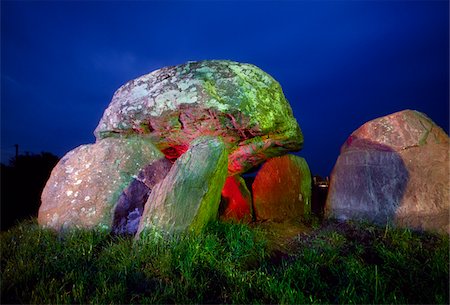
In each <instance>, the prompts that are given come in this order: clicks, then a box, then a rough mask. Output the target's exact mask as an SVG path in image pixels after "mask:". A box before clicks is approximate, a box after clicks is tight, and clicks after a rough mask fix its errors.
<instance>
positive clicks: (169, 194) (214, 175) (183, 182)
mask: <svg viewBox="0 0 450 305" xmlns="http://www.w3.org/2000/svg"><path fill="white" fill-rule="evenodd" d="M227 160H228V155H227V151H226V149H225V144H224V143H223V141H222V140H221V139H220V138H218V137H211V136H204V137H200V138H198V139H196V140H194V141H193V142H192V144H191V147H190V148H189V149H188V150H187V151H186V152H185V153H184V154H183V155H182V156H180V157H179V158H178V159H177V160H176V162H175V163H174V164H173V166H172V168H171V169H170V171H169V173H168V174H167V176H166V177H165V178H164V179H163V180H162V181H161V182H159V183H158V184H156V186H155V187H154V188H153V191H152V192H151V194H150V196H149V198H148V200H147V203H146V205H145V208H144V213H143V216H142V219H141V222H140V224H139V229H138V233H137V236H136V237H137V238H139V236H140V235H141V234H145V231H147V230H153V229H156V230H158V231H162V232H165V233H175V232H183V231H186V230H192V231H194V232H200V231H201V229H202V228H203V227H204V226H205V225H206V224H207V223H208V222H209V221H211V220H212V219H215V218H217V213H218V209H219V203H220V193H221V191H222V189H223V186H224V183H225V179H226V176H227Z"/></svg>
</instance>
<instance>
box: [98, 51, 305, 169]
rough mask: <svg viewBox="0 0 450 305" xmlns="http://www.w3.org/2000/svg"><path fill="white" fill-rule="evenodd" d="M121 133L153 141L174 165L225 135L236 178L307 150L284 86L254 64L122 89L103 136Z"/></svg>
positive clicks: (220, 65)
mask: <svg viewBox="0 0 450 305" xmlns="http://www.w3.org/2000/svg"><path fill="white" fill-rule="evenodd" d="M120 134H139V135H142V136H145V137H147V138H149V139H151V140H152V141H153V142H154V143H155V145H156V146H157V147H158V148H159V149H160V150H161V151H162V152H164V154H165V155H166V157H167V158H169V159H176V158H178V157H179V156H180V155H181V154H182V153H184V152H185V151H186V150H187V149H188V148H189V146H190V143H191V142H192V141H193V140H194V139H196V138H198V137H200V136H204V135H210V136H220V137H222V139H223V141H224V143H225V146H226V148H227V150H228V152H229V162H228V172H229V175H234V174H238V173H242V172H245V171H247V170H248V169H249V168H251V167H253V166H255V165H258V164H259V163H261V162H263V161H264V160H265V159H267V158H270V157H273V156H278V155H282V154H285V153H286V152H288V151H296V150H299V149H301V147H302V144H303V137H302V133H301V131H300V128H299V126H298V124H297V121H296V120H295V118H294V116H293V115H292V110H291V107H290V105H289V103H288V101H287V100H286V98H285V97H284V95H283V92H282V90H281V87H280V85H279V84H278V82H276V81H275V80H274V79H273V78H272V77H271V76H270V75H268V74H267V73H265V72H263V71H262V70H260V69H259V68H257V67H255V66H253V65H250V64H242V63H237V62H232V61H225V60H213V61H201V62H188V63H186V64H182V65H178V66H173V67H166V68H162V69H159V70H156V71H154V72H152V73H150V74H147V75H144V76H141V77H139V78H137V79H134V80H131V81H129V82H128V83H126V84H125V85H123V86H122V87H120V88H119V89H118V90H117V91H116V92H115V94H114V96H113V98H112V101H111V103H110V105H109V106H108V108H107V109H106V110H105V112H104V114H103V117H102V119H101V120H100V122H99V124H98V126H97V128H96V130H95V135H96V137H97V140H100V139H103V138H106V137H114V136H116V135H120Z"/></svg>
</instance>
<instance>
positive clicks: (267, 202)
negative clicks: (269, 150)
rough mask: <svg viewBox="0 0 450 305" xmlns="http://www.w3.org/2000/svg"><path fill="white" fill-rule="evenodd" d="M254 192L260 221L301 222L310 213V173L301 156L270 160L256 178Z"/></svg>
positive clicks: (254, 204) (256, 212) (256, 210)
mask: <svg viewBox="0 0 450 305" xmlns="http://www.w3.org/2000/svg"><path fill="white" fill-rule="evenodd" d="M252 189H253V206H254V209H255V215H256V219H257V220H272V221H276V222H284V221H289V220H302V219H303V218H304V216H305V215H308V214H310V212H311V172H310V171H309V167H308V164H307V163H306V161H305V159H303V158H301V157H298V156H295V155H284V156H282V157H276V158H272V159H269V160H268V161H267V162H266V163H264V164H263V166H262V167H261V169H260V170H259V172H258V174H257V175H256V179H255V181H254V182H253V185H252Z"/></svg>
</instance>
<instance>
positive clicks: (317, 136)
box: [1, 1, 449, 175]
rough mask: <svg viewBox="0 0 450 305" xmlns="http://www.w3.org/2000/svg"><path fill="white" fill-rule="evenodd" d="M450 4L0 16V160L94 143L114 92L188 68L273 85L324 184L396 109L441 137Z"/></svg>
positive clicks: (60, 6)
mask: <svg viewBox="0 0 450 305" xmlns="http://www.w3.org/2000/svg"><path fill="white" fill-rule="evenodd" d="M448 24H449V4H448V1H424V2H420V1H392V2H391V1H292V2H291V1H281V2H272V1H264V2H256V1H246V2H239V1H229V2H217V1H203V2H152V1H150V2H107V1H106V2H104V1H101V2H93V1H86V2H84V1H83V2H78V1H74V2H55V1H46V2H34V1H33V2H31V1H20V2H16V1H14V2H5V1H2V2H1V160H2V162H4V163H5V162H7V160H8V158H10V157H11V156H13V154H14V147H13V145H14V144H15V143H18V144H19V145H20V149H21V152H25V151H29V152H32V153H39V152H41V151H50V152H53V153H55V154H57V155H59V156H63V155H64V154H65V153H66V152H68V151H69V150H71V149H73V148H75V147H76V146H78V145H81V144H86V143H92V142H94V136H93V131H94V129H95V127H96V126H97V123H98V121H99V120H100V117H101V115H102V113H103V110H104V109H105V108H106V107H107V105H108V104H109V102H110V99H111V97H112V95H113V93H114V91H115V90H116V89H117V88H119V86H121V85H122V84H123V83H125V82H127V81H128V80H130V79H133V78H135V77H138V76H140V75H142V74H145V73H148V72H150V71H153V70H155V69H158V68H161V67H163V66H167V65H176V64H181V63H184V62H186V61H188V60H202V59H230V60H235V61H240V62H247V63H252V64H255V65H257V66H258V67H260V68H261V69H263V70H264V71H266V72H268V73H269V74H271V75H272V76H273V77H274V78H275V79H277V80H278V81H279V82H280V84H281V86H282V88H283V90H284V93H285V95H286V97H287V98H288V100H289V101H290V103H291V106H292V108H293V110H294V115H295V117H296V118H297V120H298V122H299V124H300V126H301V128H302V130H303V133H304V137H305V145H304V149H303V150H302V151H301V152H300V153H299V155H301V156H303V157H305V158H306V160H307V161H308V163H309V165H310V168H311V171H312V172H313V173H315V174H321V175H328V174H329V172H330V171H331V169H332V167H333V165H334V163H335V161H336V158H337V156H338V154H339V149H340V146H341V145H342V144H343V143H344V141H345V140H346V138H347V137H348V136H349V135H350V133H351V132H352V131H353V130H355V129H356V128H358V127H359V126H360V125H362V124H363V123H364V122H366V121H368V120H371V119H373V118H376V117H379V116H383V115H386V114H389V113H392V112H395V111H399V110H403V109H407V108H409V109H416V110H419V111H422V112H425V113H426V114H428V115H429V116H430V117H431V118H432V119H433V120H434V121H435V122H436V123H437V124H439V125H440V126H441V127H443V128H444V130H445V131H446V132H447V133H448V126H449V59H448V56H449V30H448Z"/></svg>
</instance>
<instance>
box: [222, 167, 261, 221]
mask: <svg viewBox="0 0 450 305" xmlns="http://www.w3.org/2000/svg"><path fill="white" fill-rule="evenodd" d="M252 214H253V208H252V195H251V194H250V191H249V190H248V188H247V185H246V184H245V181H244V179H243V178H242V177H240V176H231V177H228V178H227V180H226V181H225V185H224V187H223V190H222V199H221V201H220V208H219V215H220V219H221V220H235V221H242V222H251V221H252V219H253V216H252Z"/></svg>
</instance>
